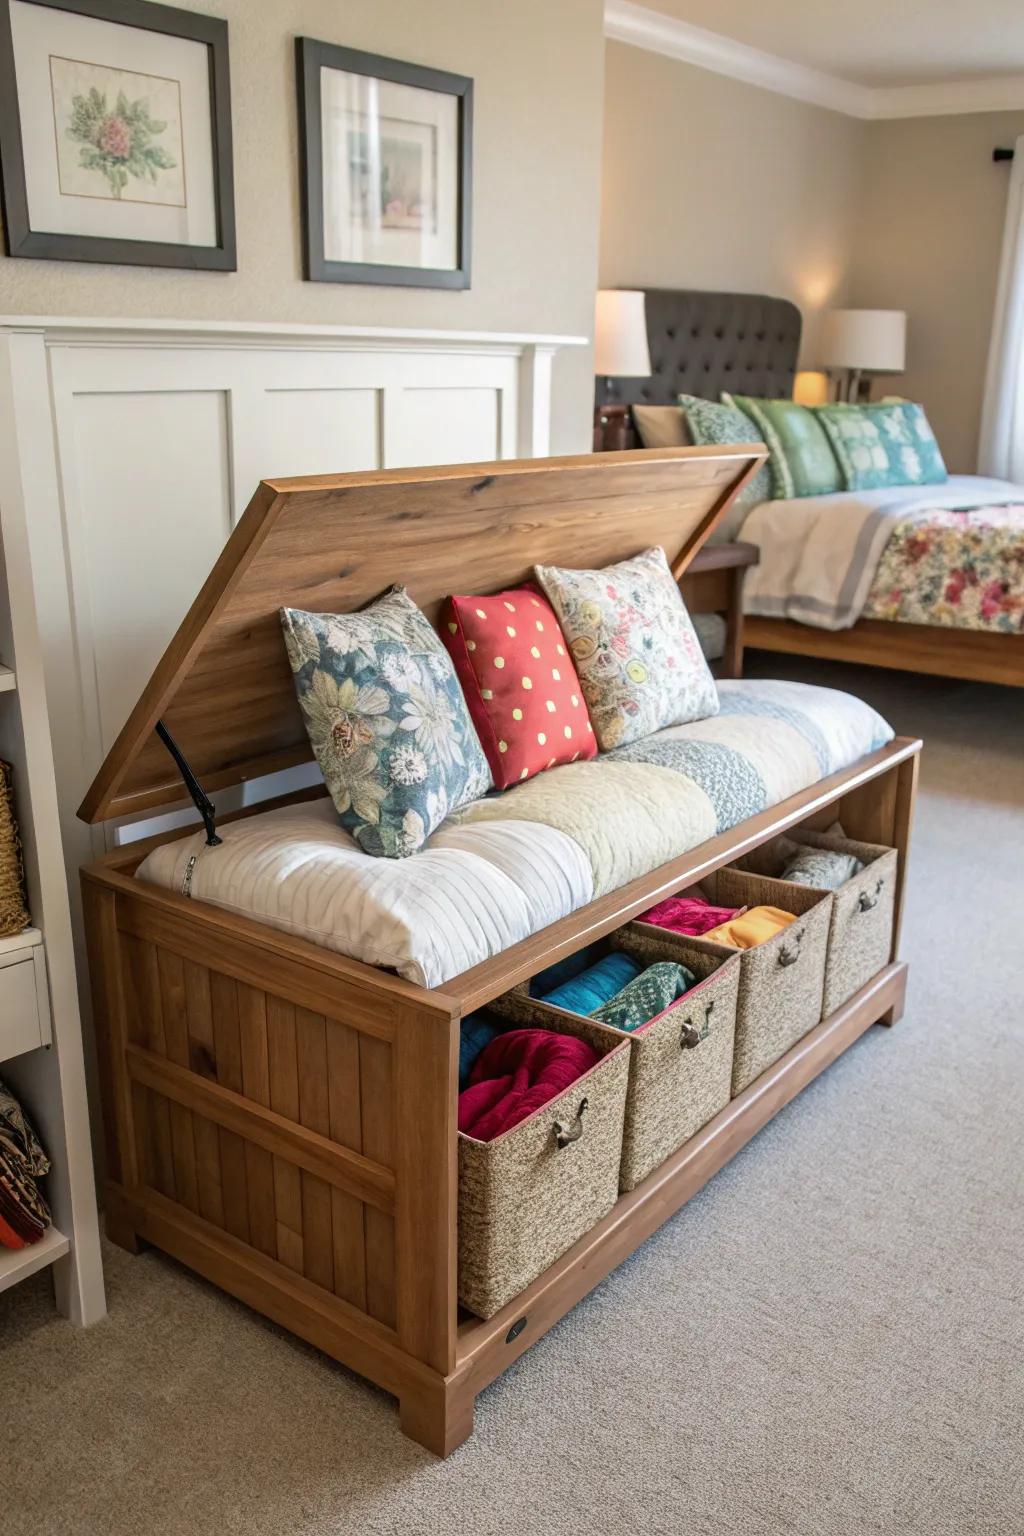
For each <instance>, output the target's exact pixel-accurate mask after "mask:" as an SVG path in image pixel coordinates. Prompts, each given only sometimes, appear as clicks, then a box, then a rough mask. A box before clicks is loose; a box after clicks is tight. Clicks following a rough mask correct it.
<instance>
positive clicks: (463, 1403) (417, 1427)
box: [398, 1377, 476, 1457]
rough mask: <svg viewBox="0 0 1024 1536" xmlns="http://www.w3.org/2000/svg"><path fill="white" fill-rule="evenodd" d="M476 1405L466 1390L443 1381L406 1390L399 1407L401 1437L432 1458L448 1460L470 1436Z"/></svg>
mask: <svg viewBox="0 0 1024 1536" xmlns="http://www.w3.org/2000/svg"><path fill="white" fill-rule="evenodd" d="M475 1401H476V1399H475V1398H474V1396H473V1394H472V1393H471V1392H469V1391H468V1390H467V1389H466V1388H465V1387H460V1386H458V1385H456V1384H455V1383H454V1382H452V1381H447V1382H446V1381H445V1380H444V1379H443V1378H442V1377H438V1385H437V1386H436V1387H435V1386H423V1385H417V1386H415V1387H409V1388H408V1389H407V1390H406V1391H404V1392H403V1393H402V1395H401V1397H400V1398H399V1404H398V1414H399V1423H400V1424H401V1426H402V1433H403V1435H408V1436H409V1439H410V1440H415V1441H416V1442H417V1443H418V1444H419V1445H422V1446H425V1447H426V1449H427V1450H428V1451H433V1453H434V1455H435V1456H441V1457H445V1456H450V1455H451V1453H452V1451H454V1450H457V1449H458V1447H459V1446H460V1445H461V1444H462V1443H463V1441H464V1440H468V1439H469V1437H470V1435H471V1434H472V1433H473V1407H474V1404H475Z"/></svg>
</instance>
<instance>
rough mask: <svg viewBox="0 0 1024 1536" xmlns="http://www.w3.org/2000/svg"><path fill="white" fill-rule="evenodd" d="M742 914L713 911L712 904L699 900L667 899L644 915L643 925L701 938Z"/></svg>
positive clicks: (729, 909) (734, 910)
mask: <svg viewBox="0 0 1024 1536" xmlns="http://www.w3.org/2000/svg"><path fill="white" fill-rule="evenodd" d="M742 910H743V909H742V907H713V906H712V905H711V903H710V902H709V901H701V900H700V898H699V897H697V896H668V897H666V899H665V900H664V901H659V902H658V905H657V906H656V907H651V908H650V909H649V910H648V911H647V912H641V914H640V921H641V922H642V923H655V924H657V926H658V927H659V928H670V929H671V930H672V932H673V933H687V934H689V935H690V936H691V937H699V936H700V935H701V934H702V933H708V932H710V930H711V929H712V928H717V927H718V925H719V923H729V922H731V921H732V919H733V918H734V917H735V916H736V914H737V913H738V912H741V911H742Z"/></svg>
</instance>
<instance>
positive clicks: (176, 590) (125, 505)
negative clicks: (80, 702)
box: [64, 390, 232, 754]
mask: <svg viewBox="0 0 1024 1536" xmlns="http://www.w3.org/2000/svg"><path fill="white" fill-rule="evenodd" d="M71 418H72V419H71V428H72V433H73V447H74V456H73V459H72V460H71V461H70V463H69V466H68V467H69V471H70V472H69V473H68V474H67V475H66V477H65V481H64V494H65V516H66V521H67V528H68V535H69V542H70V545H71V548H72V551H73V556H74V559H73V570H74V573H75V576H76V578H77V579H76V581H75V610H76V614H77V617H78V629H79V635H78V643H79V646H80V648H81V649H82V650H83V651H85V652H91V672H92V676H93V678H94V681H95V690H96V706H97V709H96V715H95V717H94V718H90V719H89V720H88V724H89V726H90V735H89V741H90V745H91V747H92V748H93V750H94V751H96V752H97V753H99V754H102V753H103V752H105V751H106V750H107V748H108V746H109V743H110V742H112V741H113V740H114V738H115V737H116V735H117V732H118V731H119V730H120V728H121V726H122V725H123V724H124V721H125V719H126V717H127V716H128V714H129V712H130V711H131V709H132V707H133V706H134V704H135V701H136V699H137V698H138V696H139V694H140V693H141V691H142V689H143V688H144V687H145V685H146V683H147V682H148V680H149V677H150V674H151V673H152V671H153V668H154V667H155V666H156V664H157V662H158V661H159V660H160V657H161V655H162V654H163V651H164V648H165V646H166V645H167V640H168V637H169V635H170V634H173V632H174V628H175V626H176V625H177V623H178V622H179V621H180V618H181V612H180V610H181V599H182V596H183V595H184V594H185V593H186V592H191V593H192V595H193V596H194V595H195V594H196V592H198V591H199V588H200V587H201V586H202V584H203V582H204V581H205V580H206V577H207V575H208V574H209V571H210V567H211V566H212V565H213V563H214V561H215V560H216V558H217V555H218V554H219V552H220V549H221V546H222V545H223V543H224V541H225V539H226V538H227V536H228V534H229V533H230V532H231V524H232V517H231V496H230V480H231V477H230V466H229V462H228V441H229V432H228V397H227V395H226V394H225V393H224V392H223V391H220V390H181V391H180V392H178V393H174V394H171V393H167V392H165V391H154V392H152V393H145V392H140V393H138V394H115V393H111V394H99V393H95V394H94V393H90V392H86V391H83V392H81V393H77V394H74V395H73V396H72V398H71ZM181 443H187V444H188V452H187V454H182V452H181V450H180V448H179V446H178V445H179V444H181ZM94 728H95V729H94Z"/></svg>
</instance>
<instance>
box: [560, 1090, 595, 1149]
mask: <svg viewBox="0 0 1024 1536" xmlns="http://www.w3.org/2000/svg"><path fill="white" fill-rule="evenodd" d="M588 1102H589V1101H588V1100H587V1099H580V1107H579V1109H578V1110H577V1111H576V1118H575V1120H573V1121H572V1123H571V1124H570V1125H563V1124H562V1122H561V1120H556V1121H555V1123H554V1125H553V1126H552V1127H551V1129H552V1132H553V1133H554V1137H555V1146H556V1147H559V1148H561V1147H567V1146H568V1145H569V1143H570V1142H571V1141H579V1139H580V1137H581V1136H582V1135H583V1111H584V1110H585V1109H586V1107H587V1104H588Z"/></svg>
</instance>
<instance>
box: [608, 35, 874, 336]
mask: <svg viewBox="0 0 1024 1536" xmlns="http://www.w3.org/2000/svg"><path fill="white" fill-rule="evenodd" d="M864 131H865V125H864V124H863V123H860V122H857V121H854V120H853V119H851V118H848V117H843V116H842V115H840V114H839V113H836V112H826V111H824V110H822V109H821V108H819V107H812V106H807V105H805V104H804V103H803V102H798V101H793V100H791V99H790V98H788V97H785V96H778V95H775V94H773V93H772V92H770V91H763V90H760V89H758V88H757V87H756V86H750V85H744V84H742V83H741V82H739V81H736V80H729V79H727V78H725V76H723V75H715V74H710V73H709V72H707V71H705V70H700V69H696V68H694V67H693V66H691V65H688V64H682V63H679V62H678V61H676V60H674V59H669V58H664V57H662V56H661V55H658V54H654V53H646V52H644V51H643V50H642V49H639V48H632V47H630V46H628V45H627V44H625V43H609V44H608V47H607V52H606V59H605V126H604V170H603V187H602V213H601V263H600V276H601V284H602V286H604V287H610V288H614V287H620V288H625V287H637V288H645V287H665V288H673V287H679V288H710V289H725V290H735V291H737V292H741V293H769V294H773V295H776V296H779V297H783V298H790V299H793V300H794V301H795V302H796V303H797V304H798V305H799V306H800V308H801V310H802V311H803V313H804V322H805V326H804V336H805V347H804V352H805V356H810V355H811V354H812V353H813V346H814V334H815V324H816V317H817V314H818V312H819V311H820V310H821V309H822V308H828V307H829V306H830V305H832V304H834V303H836V302H839V301H842V300H843V299H844V298H845V294H846V288H847V283H848V280H849V267H850V257H851V242H852V239H853V233H854V219H855V203H856V198H857V194H858V191H859V177H860V165H861V157H862V153H863V146H864Z"/></svg>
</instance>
